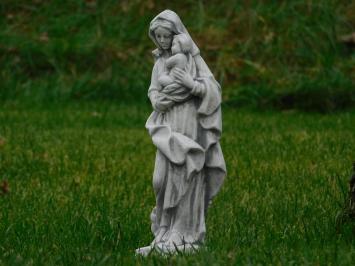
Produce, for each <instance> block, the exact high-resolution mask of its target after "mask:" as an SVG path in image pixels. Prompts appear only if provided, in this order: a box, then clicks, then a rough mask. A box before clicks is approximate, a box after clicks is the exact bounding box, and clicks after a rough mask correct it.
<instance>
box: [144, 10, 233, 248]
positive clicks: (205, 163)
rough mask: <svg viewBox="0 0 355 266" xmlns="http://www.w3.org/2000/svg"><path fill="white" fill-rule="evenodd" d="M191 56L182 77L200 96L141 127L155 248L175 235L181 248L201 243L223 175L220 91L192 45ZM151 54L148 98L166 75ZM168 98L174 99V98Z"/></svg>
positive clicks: (162, 63)
mask: <svg viewBox="0 0 355 266" xmlns="http://www.w3.org/2000/svg"><path fill="white" fill-rule="evenodd" d="M171 12H172V11H171ZM163 13H164V12H163ZM163 13H161V14H160V17H159V18H158V19H168V20H169V21H171V22H172V23H173V24H174V25H175V27H176V28H178V29H179V31H180V32H184V33H186V32H187V31H186V29H185V28H184V26H183V25H182V23H181V21H180V19H179V18H178V17H177V15H176V17H175V16H174V14H175V13H174V14H170V13H169V12H168V13H167V14H163ZM162 14H163V15H162ZM156 19H157V18H156ZM153 21H154V20H153ZM151 37H152V36H151ZM153 38H154V36H153ZM194 45H195V44H194ZM194 51H195V52H194V53H193V54H191V55H190V56H189V60H190V62H189V64H188V67H187V68H186V69H185V71H187V72H189V73H190V74H191V76H192V77H193V79H194V80H195V82H198V85H199V86H202V87H203V91H204V93H203V95H202V96H195V95H191V97H188V98H187V99H186V100H185V101H183V102H181V101H176V103H174V104H173V105H172V106H171V107H170V108H169V109H167V110H166V111H164V112H160V111H153V112H152V114H151V115H150V116H149V118H148V120H147V122H146V128H147V129H148V132H149V134H150V136H151V138H152V142H153V144H154V145H155V146H156V148H157V153H156V159H155V167H154V174H153V188H154V192H155V196H156V206H155V208H154V209H153V211H152V213H151V220H152V226H151V228H152V231H153V234H154V235H155V237H156V239H155V242H156V243H161V242H167V241H169V238H170V237H171V236H172V234H177V235H179V236H180V238H181V239H183V241H184V242H185V243H202V242H203V240H204V236H205V232H206V226H205V218H206V212H207V208H208V205H209V203H210V202H211V200H212V198H213V197H214V196H215V195H216V194H217V192H218V191H219V189H220V187H221V185H222V183H223V180H224V177H225V175H226V166H225V161H224V158H223V154H222V149H221V146H220V144H219V139H220V137H221V132H222V117H221V106H220V105H221V88H220V86H219V84H218V82H217V81H216V80H215V79H214V77H213V75H212V73H211V71H210V70H209V68H208V66H207V65H206V63H205V62H204V60H203V58H202V57H201V56H200V54H199V50H198V48H197V46H196V45H195V49H194ZM154 53H155V55H156V61H155V64H154V67H153V73H152V79H151V85H150V88H149V90H148V95H149V96H150V97H152V96H153V95H154V94H157V93H159V91H160V90H161V88H160V87H159V83H158V77H159V76H160V75H162V74H163V73H164V72H166V71H167V68H166V66H165V62H166V59H167V58H166V57H164V56H161V55H160V54H159V50H157V51H155V52H154ZM182 93H185V92H182ZM171 97H179V95H178V93H176V92H175V93H174V94H173V95H172V96H171ZM158 236H159V237H158ZM158 238H159V239H158ZM153 242H154V241H153Z"/></svg>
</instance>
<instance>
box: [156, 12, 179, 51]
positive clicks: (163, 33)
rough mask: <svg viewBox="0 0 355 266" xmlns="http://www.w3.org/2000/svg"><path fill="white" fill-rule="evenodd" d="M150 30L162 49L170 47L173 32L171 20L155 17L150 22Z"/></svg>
mask: <svg viewBox="0 0 355 266" xmlns="http://www.w3.org/2000/svg"><path fill="white" fill-rule="evenodd" d="M150 30H151V31H152V32H153V33H154V36H153V37H154V39H155V41H156V43H157V44H158V45H159V48H161V49H163V50H168V49H170V48H171V44H172V41H173V35H174V34H175V32H174V25H173V23H172V22H170V21H168V20H164V19H157V20H155V21H154V22H153V23H152V24H151V26H150Z"/></svg>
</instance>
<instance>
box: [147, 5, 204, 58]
mask: <svg viewBox="0 0 355 266" xmlns="http://www.w3.org/2000/svg"><path fill="white" fill-rule="evenodd" d="M169 33H170V34H169ZM181 33H184V34H186V36H187V38H189V39H190V41H191V47H192V48H191V54H192V55H193V56H194V55H196V54H199V49H198V48H197V46H196V44H195V43H194V42H193V41H192V39H191V37H190V35H189V33H188V32H187V30H186V28H185V26H184V24H183V23H182V21H181V19H180V18H179V16H178V15H177V14H176V13H175V12H174V11H171V10H164V11H163V12H161V13H160V14H158V15H157V16H156V17H155V18H154V19H153V20H152V21H151V23H150V27H149V37H150V38H151V39H152V41H153V42H154V43H155V45H156V46H157V47H158V50H157V51H153V54H155V55H158V54H159V50H160V51H161V50H167V49H170V48H171V44H172V40H173V38H174V35H177V34H181ZM164 34H165V36H164ZM158 35H159V37H163V38H162V39H161V38H157V37H158Z"/></svg>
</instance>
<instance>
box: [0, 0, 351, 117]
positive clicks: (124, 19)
mask: <svg viewBox="0 0 355 266" xmlns="http://www.w3.org/2000/svg"><path fill="white" fill-rule="evenodd" d="M166 8H170V9H173V10H175V11H176V12H177V13H178V14H179V15H180V16H181V18H182V20H183V22H184V23H185V25H186V26H187V28H188V30H189V32H190V33H191V35H192V37H193V39H194V40H195V41H196V43H197V44H198V46H199V47H200V49H201V53H202V56H203V58H204V59H205V60H206V62H207V63H208V65H209V66H210V68H211V70H212V71H213V73H214V74H215V77H216V79H217V80H218V81H219V82H220V83H221V84H222V87H223V88H224V95H223V97H224V100H225V102H228V104H229V105H230V106H238V107H239V106H241V105H253V106H257V107H260V108H263V107H268V108H269V107H276V108H280V109H290V108H291V109H292V108H296V109H302V110H312V111H314V110H315V111H322V112H327V111H333V110H338V109H345V108H348V107H351V106H354V105H355V83H354V82H355V79H354V77H355V72H354V65H355V57H354V53H353V52H351V51H347V50H346V47H344V45H342V44H341V43H339V42H338V39H339V37H340V36H342V35H343V34H349V33H351V32H353V31H354V29H355V4H354V2H353V1H350V0H342V1H338V0H319V1H311V0H292V1H236V0H226V1H215V0H212V1H208V2H207V1H192V0H185V1H178V2H174V3H173V2H172V1H169V2H167V1H162V0H149V1H146V0H136V1H116V0H105V1H96V0H51V1H45V0H2V1H1V2H0V79H1V81H2V85H1V89H0V100H9V99H11V100H13V99H18V98H26V99H28V98H30V99H32V100H33V101H34V102H47V101H58V100H67V99H68V98H75V99H77V98H79V99H97V98H101V99H114V100H115V101H121V102H128V101H131V102H136V101H140V102H144V101H145V99H146V97H145V95H146V90H147V88H148V86H149V80H150V73H151V69H152V65H153V58H152V56H151V51H152V50H153V49H154V48H155V47H154V44H153V42H152V41H151V40H150V39H149V38H148V34H147V33H148V27H149V22H150V20H151V19H152V18H153V17H154V16H155V15H156V14H158V13H159V12H161V11H162V10H164V9H166ZM305 99H307V100H306V101H305Z"/></svg>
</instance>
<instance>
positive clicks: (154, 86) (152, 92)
mask: <svg viewBox="0 0 355 266" xmlns="http://www.w3.org/2000/svg"><path fill="white" fill-rule="evenodd" d="M158 88H159V83H158V67H157V62H155V64H154V67H153V70H152V77H151V80H150V86H149V89H148V97H149V99H150V101H151V103H152V105H153V107H154V105H155V102H156V97H157V94H158Z"/></svg>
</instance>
